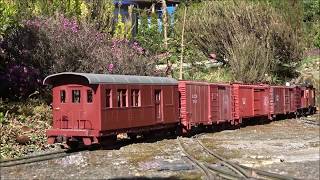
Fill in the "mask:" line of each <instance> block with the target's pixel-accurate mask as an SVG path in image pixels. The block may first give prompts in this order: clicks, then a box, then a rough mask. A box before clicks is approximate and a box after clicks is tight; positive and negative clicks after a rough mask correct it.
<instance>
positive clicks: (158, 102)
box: [44, 72, 179, 145]
mask: <svg viewBox="0 0 320 180" xmlns="http://www.w3.org/2000/svg"><path fill="white" fill-rule="evenodd" d="M44 84H51V85H52V86H53V104H52V107H53V128H52V129H50V130H48V131H47V136H48V142H49V143H54V142H55V141H57V138H58V137H59V138H60V136H62V138H63V139H65V140H66V141H67V143H68V142H73V141H77V142H78V141H83V143H84V144H85V145H90V144H92V143H98V142H99V141H100V140H101V139H103V137H108V136H114V135H116V134H118V133H128V134H140V133H143V132H148V131H152V130H155V129H170V128H176V127H177V125H178V123H179V117H178V105H179V97H178V96H179V95H178V82H177V81H176V80H175V79H172V78H165V77H147V76H125V75H106V74H87V73H70V72H67V73H59V74H53V75H50V76H48V77H47V78H45V80H44Z"/></svg>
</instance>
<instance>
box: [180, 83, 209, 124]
mask: <svg viewBox="0 0 320 180" xmlns="http://www.w3.org/2000/svg"><path fill="white" fill-rule="evenodd" d="M178 86H179V92H180V118H181V124H182V125H183V127H184V129H185V130H190V129H191V127H192V126H198V125H208V124H211V123H212V122H211V120H210V118H209V116H210V115H209V108H208V107H209V101H210V94H209V92H210V86H209V83H206V82H194V81H179V85H178Z"/></svg>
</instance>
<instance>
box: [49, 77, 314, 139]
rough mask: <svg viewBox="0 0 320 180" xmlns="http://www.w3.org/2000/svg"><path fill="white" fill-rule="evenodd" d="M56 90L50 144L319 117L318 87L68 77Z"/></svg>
mask: <svg viewBox="0 0 320 180" xmlns="http://www.w3.org/2000/svg"><path fill="white" fill-rule="evenodd" d="M43 83H44V84H47V85H48V84H50V85H52V87H53V90H52V91H53V103H52V107H53V128H52V129H49V130H47V136H48V143H50V144H51V143H55V142H57V141H65V142H66V143H67V144H69V145H70V144H75V143H78V142H83V144H85V145H91V144H93V143H100V142H102V141H103V140H104V139H106V138H110V137H116V135H117V134H120V133H126V134H127V135H128V136H129V137H131V138H134V137H136V136H137V135H141V134H147V133H149V134H150V132H151V133H152V132H156V131H157V130H165V131H171V132H176V131H177V130H178V131H179V132H180V133H182V134H184V133H188V132H190V131H191V130H192V129H194V128H196V127H198V126H202V127H209V126H212V125H215V124H220V123H230V124H231V125H238V124H241V123H243V122H244V121H247V120H249V119H251V120H257V119H268V120H273V119H274V118H275V117H277V116H279V115H300V114H306V113H309V114H312V113H315V111H316V107H315V89H314V88H313V87H312V86H270V85H266V84H257V85H248V84H239V83H234V84H216V83H207V82H195V81H177V80H175V79H173V78H168V77H149V76H129V75H109V74H89V73H72V72H64V73H58V74H53V75H50V76H48V77H46V78H45V80H44V82H43Z"/></svg>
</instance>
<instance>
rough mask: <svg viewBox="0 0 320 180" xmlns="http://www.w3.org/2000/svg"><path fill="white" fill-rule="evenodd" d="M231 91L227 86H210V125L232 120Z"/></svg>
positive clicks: (229, 86)
mask: <svg viewBox="0 0 320 180" xmlns="http://www.w3.org/2000/svg"><path fill="white" fill-rule="evenodd" d="M231 89H232V88H231V85H229V84H213V83H212V84H210V101H209V104H210V106H209V108H210V111H209V113H210V114H209V118H210V119H211V121H212V123H217V124H218V123H221V122H226V121H232V120H233V116H232V110H233V108H232V107H233V105H232V104H233V99H232V96H231Z"/></svg>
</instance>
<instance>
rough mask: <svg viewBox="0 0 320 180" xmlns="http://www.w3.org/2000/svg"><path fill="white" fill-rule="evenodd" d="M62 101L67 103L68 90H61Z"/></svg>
mask: <svg viewBox="0 0 320 180" xmlns="http://www.w3.org/2000/svg"><path fill="white" fill-rule="evenodd" d="M60 102H61V103H65V102H66V91H65V90H60Z"/></svg>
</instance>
